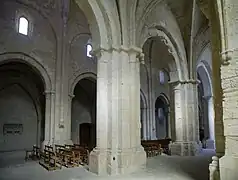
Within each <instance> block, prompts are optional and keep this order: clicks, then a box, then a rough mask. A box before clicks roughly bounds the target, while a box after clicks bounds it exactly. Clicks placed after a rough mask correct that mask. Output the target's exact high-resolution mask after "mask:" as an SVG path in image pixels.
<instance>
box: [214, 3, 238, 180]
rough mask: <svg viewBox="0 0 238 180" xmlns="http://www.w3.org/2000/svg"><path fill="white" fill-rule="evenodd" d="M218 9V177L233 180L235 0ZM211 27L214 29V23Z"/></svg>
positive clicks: (237, 93)
mask: <svg viewBox="0 0 238 180" xmlns="http://www.w3.org/2000/svg"><path fill="white" fill-rule="evenodd" d="M217 3H219V2H217ZM219 5H220V4H219ZM218 8H219V9H218V10H219V12H215V13H217V14H219V15H220V18H222V19H219V20H220V21H218V22H219V23H220V24H219V23H218V24H219V25H220V28H221V35H222V38H221V42H222V43H221V44H222V50H221V55H222V65H221V83H222V89H223V124H224V136H225V155H224V156H223V157H221V158H220V159H219V167H220V178H221V180H228V179H229V180H236V179H237V177H238V171H237V169H238V111H237V97H238V73H237V67H238V65H237V61H238V43H237V42H238V1H236V0H224V1H222V2H221V7H220V6H218ZM215 13H213V15H214V14H215ZM214 19H215V18H214ZM213 27H214V32H215V28H216V27H215V24H213ZM219 35H220V34H219ZM217 38H218V37H217ZM214 41H215V37H214ZM221 44H218V43H217V44H214V46H218V47H219V46H220V45H221ZM216 60H218V59H216ZM213 61H214V63H213V65H215V59H213ZM216 130H217V129H216ZM216 141H217V137H216Z"/></svg>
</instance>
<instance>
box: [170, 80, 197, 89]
mask: <svg viewBox="0 0 238 180" xmlns="http://www.w3.org/2000/svg"><path fill="white" fill-rule="evenodd" d="M198 83H199V81H197V80H193V79H190V80H184V81H180V80H178V81H173V82H169V84H171V85H172V86H174V88H177V87H179V86H182V85H185V84H193V85H198Z"/></svg>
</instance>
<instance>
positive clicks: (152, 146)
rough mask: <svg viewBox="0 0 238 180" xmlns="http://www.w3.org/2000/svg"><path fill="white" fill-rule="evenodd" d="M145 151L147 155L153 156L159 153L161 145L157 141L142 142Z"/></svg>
mask: <svg viewBox="0 0 238 180" xmlns="http://www.w3.org/2000/svg"><path fill="white" fill-rule="evenodd" d="M142 146H143V147H144V149H145V151H146V154H147V157H154V156H158V155H161V153H162V152H163V150H162V148H161V145H160V144H158V143H151V142H148V143H143V145H142Z"/></svg>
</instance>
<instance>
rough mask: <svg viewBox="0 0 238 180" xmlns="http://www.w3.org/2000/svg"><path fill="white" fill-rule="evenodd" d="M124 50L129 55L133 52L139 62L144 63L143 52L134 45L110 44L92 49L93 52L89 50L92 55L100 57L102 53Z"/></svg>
mask: <svg viewBox="0 0 238 180" xmlns="http://www.w3.org/2000/svg"><path fill="white" fill-rule="evenodd" d="M114 51H116V52H118V53H121V52H125V53H127V54H129V55H131V54H135V55H136V58H137V59H138V60H139V61H140V62H141V63H144V53H143V52H142V49H141V48H139V47H136V46H129V47H127V46H123V45H122V46H112V47H110V48H104V47H99V48H97V49H95V50H93V52H91V54H92V55H94V56H97V57H101V56H102V54H103V53H109V54H111V53H112V52H114Z"/></svg>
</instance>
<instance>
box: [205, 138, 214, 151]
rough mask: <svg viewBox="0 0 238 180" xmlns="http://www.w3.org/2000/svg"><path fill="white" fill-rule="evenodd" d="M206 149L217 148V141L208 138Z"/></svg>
mask: <svg viewBox="0 0 238 180" xmlns="http://www.w3.org/2000/svg"><path fill="white" fill-rule="evenodd" d="M206 149H215V141H214V140H212V139H208V140H206Z"/></svg>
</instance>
